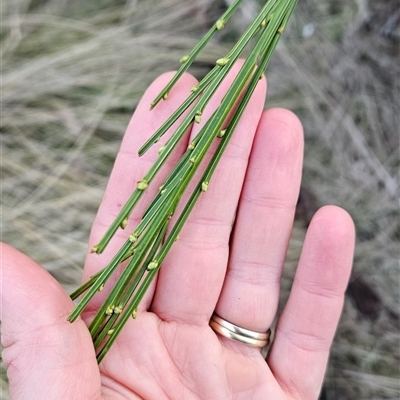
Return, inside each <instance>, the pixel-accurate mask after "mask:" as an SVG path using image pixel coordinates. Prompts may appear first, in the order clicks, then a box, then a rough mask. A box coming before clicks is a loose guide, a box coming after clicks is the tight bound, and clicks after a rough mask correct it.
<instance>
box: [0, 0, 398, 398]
mask: <svg viewBox="0 0 400 400" xmlns="http://www.w3.org/2000/svg"><path fill="white" fill-rule="evenodd" d="M2 3H3V4H2V27H1V44H2V48H1V52H2V53H1V55H2V116H1V130H2V172H1V174H2V208H3V217H2V218H3V226H2V238H3V240H4V241H6V242H8V243H11V244H13V245H14V246H15V247H17V248H19V249H20V250H22V251H23V252H25V253H27V254H29V255H30V256H32V257H33V258H34V259H35V260H37V261H38V262H39V263H40V264H41V265H43V266H44V267H45V268H46V269H47V270H48V271H50V273H51V274H52V275H54V276H55V277H56V278H57V279H58V280H59V281H60V282H61V283H62V284H63V286H64V287H65V288H66V290H68V291H71V290H72V289H73V288H75V287H76V285H77V283H78V282H79V281H80V277H81V268H82V263H83V260H84V255H85V251H86V242H87V238H88V234H89V229H90V225H91V222H92V221H93V218H94V215H95V212H96V209H97V207H98V205H99V203H100V201H101V198H102V194H103V191H104V188H105V185H106V182H107V177H108V174H109V172H110V170H111V168H112V164H113V160H114V158H115V156H116V153H117V151H118V148H119V144H120V141H121V138H122V135H123V132H124V130H125V127H126V126H127V124H128V121H129V119H130V116H131V114H132V113H133V111H134V110H135V107H136V105H137V103H138V101H139V99H140V97H141V95H142V94H143V92H144V90H145V88H146V87H147V86H148V85H149V83H150V82H151V81H152V80H153V79H154V78H155V77H156V76H158V75H159V74H161V73H163V72H165V71H168V70H173V69H176V68H177V66H178V61H177V60H179V59H180V57H181V56H182V55H184V54H185V53H187V51H188V50H189V49H190V48H192V47H193V46H194V44H195V43H196V41H197V40H198V39H199V38H200V37H201V36H202V34H203V33H204V32H205V31H206V30H207V28H208V27H209V26H210V24H212V23H213V22H215V20H216V19H217V18H218V16H219V14H220V13H221V11H223V9H224V8H225V7H226V4H227V3H229V1H228V0H226V1H224V0H3V2H2ZM259 3H261V1H256V0H245V1H244V4H243V7H242V9H241V11H240V13H239V14H238V16H237V17H235V18H234V19H233V21H232V22H231V23H230V24H229V26H228V27H227V29H226V30H224V32H223V33H222V34H221V35H220V36H218V37H217V38H216V39H215V40H214V41H213V42H212V43H211V44H210V46H208V47H207V49H206V51H205V52H204V53H203V54H202V55H201V56H200V57H199V59H198V61H197V62H196V64H195V66H194V67H193V69H192V73H193V74H194V75H196V76H197V77H199V78H200V77H201V76H203V75H204V74H205V73H206V72H207V71H208V70H209V69H210V68H211V67H212V65H213V63H214V62H215V60H216V59H217V58H220V57H221V56H223V55H225V53H226V52H227V49H229V48H230V43H232V41H233V40H235V38H236V37H237V35H238V34H239V33H240V32H242V30H243V28H244V26H245V25H246V24H247V23H248V22H249V21H250V19H251V18H252V17H253V16H254V14H255V12H256V11H257V8H258V7H259ZM399 41H400V9H399V2H398V0H336V1H330V0H301V1H300V4H299V7H298V9H297V12H296V14H295V16H294V18H293V20H292V23H291V24H290V27H289V29H288V31H287V33H286V34H285V35H284V38H283V40H282V41H281V43H280V45H279V47H278V49H277V51H276V54H275V56H274V59H273V61H272V63H271V66H270V68H269V71H268V74H267V75H268V80H269V97H268V100H267V106H268V107H271V106H283V107H287V108H290V109H292V110H293V111H295V112H296V113H297V114H298V115H299V116H300V118H301V119H302V121H303V124H304V127H305V133H306V157H305V167H304V179H303V183H302V191H301V196H300V199H299V206H298V213H297V218H296V223H295V228H294V231H293V238H292V242H291V246H290V249H289V252H288V260H287V263H286V268H285V272H284V275H283V287H284V290H283V292H282V304H283V303H284V301H285V299H286V298H287V294H288V291H289V290H290V285H291V278H292V276H293V272H294V269H295V265H296V261H297V259H298V256H299V252H300V249H301V245H302V240H303V237H304V232H305V229H306V227H307V224H308V223H309V221H310V218H311V216H312V214H313V213H314V212H315V211H316V209H317V208H318V207H320V206H322V205H324V204H337V205H340V206H342V207H344V208H345V209H347V210H348V211H349V212H350V213H351V215H352V216H353V218H354V220H355V223H356V226H357V242H358V243H357V251H356V257H355V266H354V271H353V275H352V279H351V283H350V285H349V289H348V291H347V294H346V304H345V307H344V312H343V317H342V320H341V324H340V327H339V329H338V332H337V336H336V339H335V343H334V345H333V348H332V357H331V360H330V364H329V369H328V372H327V376H326V382H325V385H324V389H323V392H322V394H321V400H333V399H335V400H339V399H399V398H400V384H399V378H400V376H399V362H400V346H399V344H400V341H399V339H400V335H399V327H400V320H399V300H400V299H399V296H400V294H399V293H400V292H399V286H400V274H399V271H400V268H399V256H400V255H399V245H398V243H399V239H400V220H399V207H398V206H399V204H398V195H399V162H400V154H399V126H400V124H399V122H400V121H399V119H400V117H399V110H400V108H399V103H400V96H399V86H400V82H399V72H400V68H399ZM1 385H2V386H1V388H2V397H1V399H8V394H7V379H6V372H5V368H4V366H3V367H2V370H1Z"/></svg>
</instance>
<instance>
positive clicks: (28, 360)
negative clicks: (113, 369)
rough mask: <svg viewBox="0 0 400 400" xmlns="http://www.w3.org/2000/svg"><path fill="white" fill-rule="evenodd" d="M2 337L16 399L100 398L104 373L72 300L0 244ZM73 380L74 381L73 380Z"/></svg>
mask: <svg viewBox="0 0 400 400" xmlns="http://www.w3.org/2000/svg"><path fill="white" fill-rule="evenodd" d="M1 264H2V282H1V285H0V292H1V293H0V295H1V301H2V304H1V305H2V307H1V315H0V318H1V323H2V336H1V341H2V345H3V347H4V349H3V355H2V356H3V361H4V363H5V364H6V366H7V374H8V378H9V388H10V396H11V398H12V399H32V400H35V399H38V400H39V399H48V400H52V399H54V400H59V399H61V398H65V399H77V400H79V399H81V400H86V399H95V398H100V397H101V390H100V374H99V369H98V366H97V362H96V356H95V353H94V349H93V345H92V341H91V338H90V335H89V332H88V330H87V328H86V325H85V324H84V322H83V321H82V320H78V321H76V322H75V323H73V324H71V323H69V322H68V321H67V316H68V314H69V313H70V312H71V310H72V308H73V303H72V301H71V300H70V299H69V297H68V295H67V294H66V293H65V292H64V290H63V289H62V287H61V286H60V285H59V284H58V283H57V282H56V281H55V280H54V279H53V278H52V277H51V276H50V275H49V274H48V273H47V272H46V271H45V270H43V269H42V268H40V267H39V266H38V265H37V264H35V263H34V262H33V261H32V260H31V259H29V258H28V257H26V256H25V255H23V254H21V253H19V252H18V251H17V250H15V249H13V248H12V247H10V246H7V245H6V244H1ZM71 382H73V384H71Z"/></svg>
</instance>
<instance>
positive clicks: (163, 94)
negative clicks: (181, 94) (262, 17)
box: [151, 0, 243, 108]
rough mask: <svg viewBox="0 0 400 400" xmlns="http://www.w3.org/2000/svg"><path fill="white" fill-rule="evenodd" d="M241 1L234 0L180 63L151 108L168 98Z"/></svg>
mask: <svg viewBox="0 0 400 400" xmlns="http://www.w3.org/2000/svg"><path fill="white" fill-rule="evenodd" d="M242 1H243V0H236V1H235V2H234V3H233V4H232V5H231V6H230V7H229V8H228V9H227V10H226V12H225V13H224V14H223V15H222V17H221V18H220V19H219V20H218V21H217V22H216V23H215V24H214V25H213V26H212V28H211V29H210V30H209V31H208V32H207V33H206V35H205V36H204V37H203V39H202V40H200V42H199V43H198V44H197V46H196V47H195V48H194V49H193V50H192V51H191V52H190V53H189V54H188V55H187V56H185V57H184V58H183V59H182V61H183V63H182V66H181V67H180V68H179V70H178V71H177V73H176V74H175V75H174V77H173V78H172V79H171V81H170V82H168V84H167V86H165V88H164V89H163V90H162V91H161V93H160V94H159V95H158V96H157V97H156V98H155V99H154V101H153V102H152V103H151V108H154V107H155V106H156V105H157V103H159V101H160V100H162V99H165V97H166V96H168V93H169V92H170V90H171V89H172V87H173V86H174V85H175V84H176V82H178V80H179V78H180V77H181V76H182V75H183V74H184V73H185V72H186V71H187V70H188V69H189V67H190V66H191V65H192V63H193V61H194V60H195V59H196V57H197V56H198V54H199V53H200V51H201V50H202V49H203V48H204V47H205V46H206V44H207V43H208V42H209V41H210V39H211V38H212V37H213V36H214V34H215V33H216V32H217V31H219V30H221V29H222V28H223V27H224V26H225V24H226V23H227V22H228V21H229V19H230V18H231V16H232V15H233V14H234V13H235V11H236V10H237V8H238V7H239V6H240V3H241V2H242Z"/></svg>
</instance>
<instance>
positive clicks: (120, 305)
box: [70, 0, 297, 362]
mask: <svg viewBox="0 0 400 400" xmlns="http://www.w3.org/2000/svg"><path fill="white" fill-rule="evenodd" d="M241 1H242V0H236V1H235V2H234V4H233V5H232V6H231V7H230V8H228V10H227V12H226V13H225V14H224V15H223V16H222V17H221V18H220V20H218V21H217V23H216V24H215V25H214V26H213V27H212V28H211V29H210V31H209V32H208V33H207V34H206V35H205V37H204V38H203V39H202V40H201V41H200V43H199V44H198V46H196V47H195V48H194V49H193V50H192V51H191V52H190V53H189V54H188V56H185V57H184V58H183V59H182V66H181V68H180V69H179V71H178V72H177V73H176V74H175V75H174V77H173V79H172V80H171V81H170V82H169V83H168V84H167V86H166V87H165V88H164V89H163V90H162V91H161V93H160V94H159V95H158V96H157V98H156V99H155V101H154V102H153V103H152V107H154V106H155V105H156V104H157V103H158V102H159V101H160V100H161V99H166V98H167V97H168V93H169V91H170V90H171V88H172V87H173V86H174V85H175V83H176V82H177V80H178V79H179V77H180V76H182V74H183V73H184V72H185V71H186V70H187V68H188V67H189V66H190V64H191V63H192V62H193V60H194V59H195V57H196V56H197V55H198V53H199V52H200V50H201V49H202V48H204V46H205V45H206V44H207V42H208V41H209V40H210V39H211V37H212V36H213V35H214V33H215V32H216V31H217V30H220V29H222V28H223V27H224V25H225V23H226V22H227V21H228V19H229V18H230V17H231V16H232V14H233V12H234V11H235V10H236V9H237V7H238V6H239V4H240V3H241ZM296 4H297V0H268V1H267V2H266V4H265V5H264V7H263V8H262V10H261V11H260V13H259V14H258V16H257V17H256V18H255V19H254V21H253V22H252V23H251V24H250V26H249V27H248V29H247V30H246V31H245V32H244V34H243V35H242V37H241V38H240V39H239V41H238V42H237V43H236V45H235V46H234V47H233V48H232V50H231V51H230V52H229V53H228V54H227V56H225V57H224V58H222V59H220V60H218V61H217V63H216V64H217V65H216V66H215V68H214V69H213V70H211V71H210V72H209V74H207V75H206V77H205V78H204V79H203V80H202V81H201V82H200V83H199V84H198V85H197V86H196V87H195V89H193V93H192V94H191V95H189V96H188V98H187V99H186V100H185V101H184V102H183V103H182V104H181V106H180V107H178V109H177V110H176V111H175V112H174V113H173V114H172V115H171V117H170V118H168V120H167V121H166V122H165V123H164V124H163V125H162V126H161V127H160V128H159V129H158V130H157V131H156V132H155V133H154V134H153V135H152V136H151V137H150V138H149V139H148V140H147V141H146V143H145V144H144V145H143V146H142V148H141V149H140V150H139V154H140V155H142V154H144V152H146V151H147V150H148V149H149V148H150V147H151V146H152V145H153V144H154V143H155V142H157V141H158V140H159V139H160V138H161V136H162V135H164V134H165V132H167V131H168V130H169V129H170V128H171V127H172V125H173V124H174V123H176V121H177V120H178V119H179V118H180V117H181V116H182V115H183V114H184V113H185V111H186V110H188V109H189V108H190V107H191V106H193V105H194V106H193V108H192V109H191V110H189V111H188V113H187V115H186V117H185V118H183V121H182V123H180V125H179V126H178V127H177V129H176V130H175V132H174V133H173V134H172V135H171V137H170V138H169V139H168V140H167V142H166V144H165V145H164V146H163V148H162V151H160V155H159V157H158V159H157V161H156V162H155V164H154V165H153V166H152V167H151V168H150V169H149V171H148V172H147V173H146V175H145V176H144V177H143V179H142V180H141V181H140V182H139V184H138V188H137V190H136V191H135V192H134V193H133V194H132V196H131V198H130V199H129V200H128V202H127V204H126V205H125V206H124V207H123V209H122V211H121V213H120V214H119V216H118V217H117V218H116V220H115V221H114V222H113V224H112V225H111V226H110V228H109V229H108V230H107V232H106V234H105V235H104V237H103V238H102V239H101V241H100V242H99V243H98V245H96V246H95V247H94V249H93V251H95V252H98V253H100V252H102V251H103V250H104V248H105V246H106V245H107V243H108V242H109V240H110V239H111V238H112V236H113V235H114V233H115V232H116V230H117V229H118V228H119V227H124V226H125V225H126V220H127V218H128V216H129V215H130V213H131V211H132V209H133V207H134V206H135V205H136V203H137V201H138V200H139V198H140V197H141V195H142V194H143V192H144V190H145V189H146V188H147V186H148V185H149V184H150V182H151V181H152V179H153V178H154V176H155V175H156V173H157V172H158V171H159V169H160V168H161V166H162V165H163V164H164V163H165V161H166V160H167V158H168V157H169V155H170V154H171V153H172V151H173V149H174V148H175V147H176V145H177V143H178V142H179V141H180V140H181V139H182V137H183V136H184V135H185V133H186V132H188V130H189V128H190V126H191V125H192V124H193V122H196V123H200V122H201V117H202V114H203V112H204V110H205V107H206V106H207V105H208V104H209V101H210V99H211V98H212V97H213V96H214V94H215V92H216V91H217V89H218V88H219V87H220V85H221V83H222V81H223V79H225V77H226V76H227V74H228V73H229V71H230V70H231V69H232V67H233V66H234V64H235V63H236V61H237V59H238V58H239V57H240V55H241V54H242V52H243V50H244V49H245V48H246V46H247V45H248V44H249V43H250V42H251V41H252V40H253V39H255V40H254V42H255V44H254V46H253V48H252V50H251V51H250V54H249V56H248V57H247V58H246V60H245V62H244V63H243V65H242V67H241V69H240V71H239V72H238V74H237V76H236V78H235V79H234V81H233V83H232V84H231V87H230V88H229V89H228V90H227V92H226V94H225V96H224V97H223V99H222V101H221V104H220V105H219V107H217V109H216V110H215V111H214V113H213V115H212V116H211V117H210V118H209V119H208V121H207V123H206V124H204V126H203V127H202V128H201V129H200V131H199V133H198V134H197V135H196V137H195V138H194V139H193V140H192V141H191V143H190V145H189V147H188V149H187V151H186V152H185V154H184V155H183V156H182V157H181V159H180V160H179V162H178V163H177V165H176V166H175V168H173V170H172V172H171V173H170V174H169V176H168V177H167V179H166V180H165V181H164V184H163V185H162V187H161V188H160V190H159V192H158V194H157V195H156V196H155V198H154V199H153V201H152V202H151V204H150V205H149V206H148V208H147V210H146V211H145V213H144V214H143V216H142V220H141V222H140V223H139V224H138V225H137V227H136V229H135V231H134V232H133V234H132V235H131V236H130V239H129V240H128V241H127V242H126V243H125V244H124V245H123V247H122V248H121V249H120V251H119V252H118V253H117V255H116V256H115V257H114V259H113V260H112V261H111V263H110V264H109V265H108V266H107V267H106V268H105V269H104V270H102V271H100V272H99V273H98V274H96V275H95V276H93V277H91V279H90V280H89V281H88V282H86V283H85V284H84V285H82V286H81V287H80V288H78V289H77V290H76V291H75V292H74V293H73V294H72V295H71V296H72V297H74V298H76V297H78V296H79V295H81V294H83V293H84V292H86V293H85V294H84V296H83V298H82V300H81V302H80V303H79V304H78V306H77V307H76V309H75V310H74V311H73V313H72V314H71V316H70V320H71V321H72V320H74V319H76V318H77V316H78V315H79V314H80V312H82V310H83V309H84V308H85V307H86V305H87V304H88V302H89V301H90V299H91V298H92V296H93V295H94V294H95V293H96V291H97V290H99V288H101V287H102V285H104V283H105V282H106V281H107V280H108V278H109V277H110V275H111V274H112V273H113V272H114V271H115V269H116V267H117V266H118V265H119V264H120V263H121V262H122V261H123V260H126V259H127V258H130V257H132V258H131V260H130V261H129V263H128V265H127V267H126V268H125V270H124V271H123V272H122V274H121V276H120V277H119V279H118V280H117V283H116V284H115V286H114V287H113V289H112V290H111V292H110V294H109V296H108V297H107V299H106V300H105V301H104V303H103V305H102V306H101V307H100V310H99V311H98V313H97V315H96V316H95V318H94V320H93V321H92V323H91V325H90V327H89V329H90V332H91V334H92V337H93V340H94V343H95V347H96V353H97V359H98V362H100V361H101V360H102V359H103V358H104V356H105V354H106V353H107V351H108V349H109V348H110V347H111V345H112V344H113V342H114V341H115V339H116V337H117V336H118V334H119V332H120V331H121V329H122V328H123V326H124V324H125V323H126V322H127V320H128V318H129V317H130V315H131V314H132V313H133V312H134V310H136V309H137V307H138V306H139V304H140V302H141V300H142V298H143V296H144V295H145V293H146V291H147V290H148V288H149V286H150V284H151V282H152V281H153V279H154V277H155V276H156V274H157V272H158V271H159V269H160V267H161V265H162V263H163V261H164V260H165V257H166V256H167V254H168V252H169V250H170V249H171V247H172V245H173V243H174V242H175V241H176V240H177V238H178V235H179V233H180V231H181V229H182V227H183V225H184V223H185V222H186V220H187V218H188V217H189V215H190V213H191V211H192V209H193V207H194V206H195V204H196V202H197V200H198V199H199V197H200V195H201V194H202V193H203V192H205V191H206V190H207V188H208V185H209V182H210V180H211V179H212V176H213V174H214V172H215V170H216V167H217V165H218V163H219V161H220V159H221V158H222V156H223V154H224V152H225V150H226V148H227V146H228V144H229V141H230V139H231V138H232V136H233V134H234V131H235V129H236V128H237V125H238V123H239V121H240V119H241V117H242V115H243V113H244V110H245V109H246V107H247V105H248V103H249V101H250V99H251V96H252V95H253V93H254V90H255V88H256V86H257V83H258V81H259V80H260V78H261V77H262V75H263V73H264V71H265V69H266V67H267V65H268V63H269V61H270V59H271V56H272V53H273V51H274V49H275V47H276V45H277V43H278V41H279V38H280V35H281V34H282V33H283V31H284V29H285V27H286V25H287V23H288V20H289V18H290V16H291V14H292V12H293V10H294V8H295V6H296ZM233 109H234V112H233V113H232V115H231V112H232V110H233ZM223 126H225V128H224V130H223V131H222V130H221V129H223ZM218 137H220V138H221V140H220V143H219V145H218V147H217V149H216V151H215V152H214V154H213V156H212V157H211V160H210V162H209V163H208V164H207V166H206V168H205V171H204V173H203V174H202V176H201V179H200V180H199V181H198V182H197V185H196V187H195V189H194V191H193V192H192V193H191V196H190V198H189V200H188V201H187V202H186V204H185V205H184V208H183V210H182V212H181V213H180V215H179V216H178V218H177V220H176V222H175V224H174V226H173V227H172V229H171V231H170V233H169V234H168V236H167V237H166V238H165V241H164V243H163V244H162V245H161V241H162V238H163V237H164V234H165V231H166V229H167V226H168V221H169V219H170V218H171V216H172V214H173V213H174V212H175V211H176V209H177V206H178V204H179V202H180V199H181V198H182V196H183V195H184V193H185V192H186V190H187V188H188V186H189V184H190V182H192V180H193V178H194V176H195V174H196V172H197V171H198V169H199V167H200V165H202V163H203V160H204V158H205V155H206V154H207V152H208V151H209V150H210V147H211V144H212V143H213V142H214V141H215V140H216V138H218Z"/></svg>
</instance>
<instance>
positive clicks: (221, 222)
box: [152, 63, 266, 323]
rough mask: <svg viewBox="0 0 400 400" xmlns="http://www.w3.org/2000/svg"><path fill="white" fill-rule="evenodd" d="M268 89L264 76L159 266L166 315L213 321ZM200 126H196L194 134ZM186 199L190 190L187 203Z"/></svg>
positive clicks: (157, 303) (159, 298) (160, 304)
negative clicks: (239, 203) (205, 190)
mask: <svg viewBox="0 0 400 400" xmlns="http://www.w3.org/2000/svg"><path fill="white" fill-rule="evenodd" d="M240 66H241V63H238V64H236V65H235V67H234V68H233V70H232V72H231V73H230V74H229V75H228V77H227V78H226V79H225V80H224V81H223V83H222V85H221V87H220V88H219V90H218V91H217V93H216V94H215V95H214V97H213V99H212V100H211V101H210V104H209V106H208V107H207V109H206V110H205V113H204V114H203V119H204V122H205V121H206V120H207V118H209V116H210V115H211V114H212V113H213V111H214V110H215V109H216V108H217V107H218V106H219V104H220V102H221V99H222V98H223V96H224V94H225V93H226V91H227V90H228V88H229V87H230V85H231V83H232V81H233V79H234V77H235V76H236V74H237V73H238V70H239V68H240ZM265 92H266V82H265V80H261V81H260V83H259V85H258V86H257V88H256V90H255V93H254V95H253V97H252V99H251V101H250V103H249V104H248V107H247V109H246V111H245V112H244V114H243V116H242V119H241V121H240V122H239V125H238V127H237V129H236V131H235V133H234V135H233V137H232V139H231V141H230V143H229V145H228V147H227V149H226V151H225V153H224V156H223V157H222V160H221V161H220V164H219V165H218V167H217V169H216V172H215V174H214V176H213V178H212V179H211V182H210V185H209V189H208V191H207V193H205V194H204V196H203V197H202V198H201V199H199V201H198V203H197V204H196V206H195V208H194V210H193V212H192V214H191V215H190V217H189V219H188V221H187V222H186V225H185V226H184V228H183V230H182V232H181V234H180V239H179V240H178V242H177V243H175V245H174V246H173V247H172V249H171V251H170V254H169V256H168V257H167V259H166V261H165V263H164V264H163V266H162V268H161V270H160V275H159V278H158V281H157V290H156V293H155V297H154V300H153V304H152V310H154V311H155V312H156V313H157V314H158V315H159V316H160V317H161V318H163V319H165V320H178V321H185V322H187V323H198V322H201V323H204V322H205V321H206V322H208V319H209V318H210V315H211V313H212V311H213V309H214V307H215V304H216V302H217V299H218V296H219V293H220V290H221V286H222V283H223V280H224V276H225V271H226V265H227V259H228V243H229V236H230V233H231V229H232V223H233V220H234V216H235V211H236V208H237V203H238V199H239V196H240V192H241V190H242V185H243V179H244V175H245V172H246V168H247V162H248V158H249V154H250V149H251V146H252V143H253V138H254V134H255V131H256V128H257V125H258V122H259V119H260V116H261V113H262V109H263V106H264V101H265ZM200 128H201V127H197V126H196V127H194V128H193V131H192V136H193V135H196V133H197V132H198V130H199V129H200ZM209 158H210V156H208V158H207V159H206V160H205V164H206V162H207V161H208V160H209ZM187 199H188V197H187V196H186V197H185V198H184V200H183V203H185V202H186V200H187Z"/></svg>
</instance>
